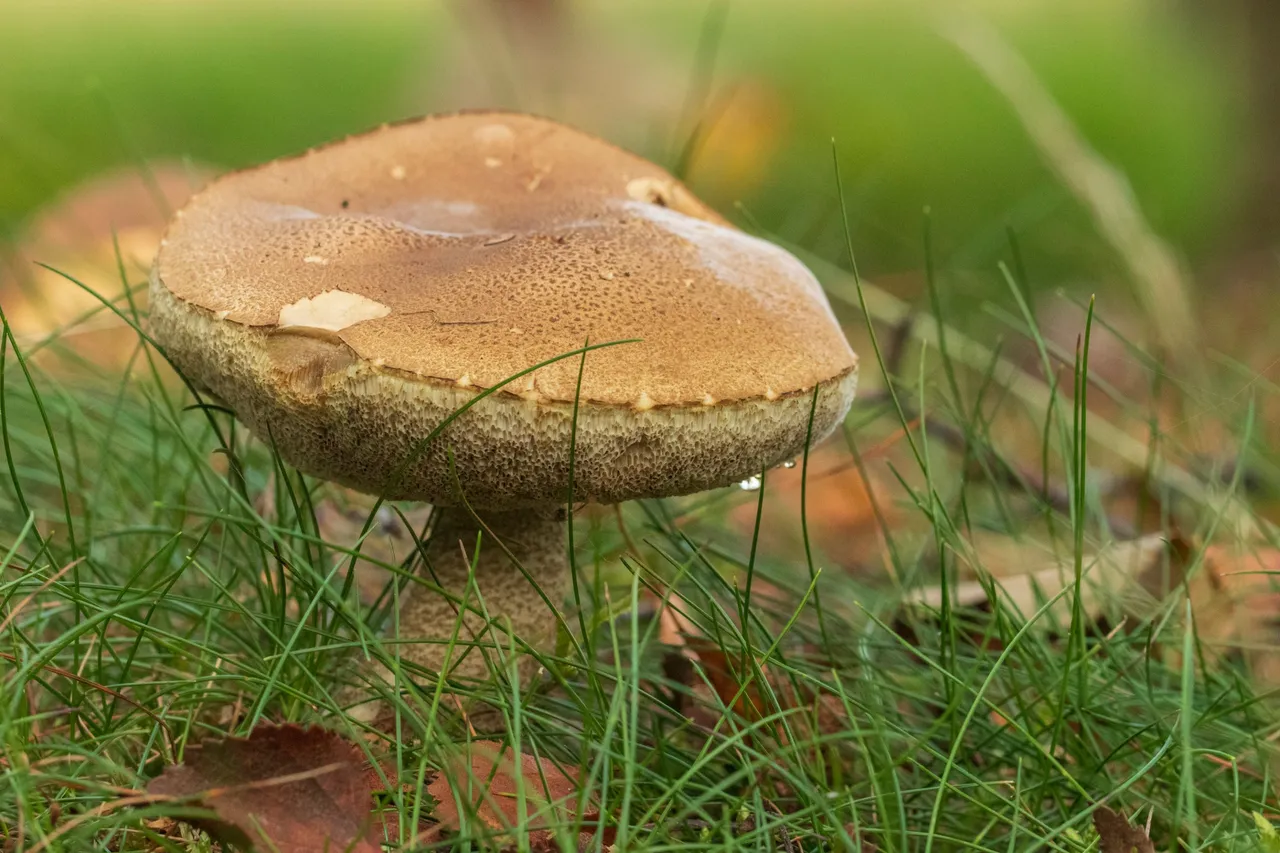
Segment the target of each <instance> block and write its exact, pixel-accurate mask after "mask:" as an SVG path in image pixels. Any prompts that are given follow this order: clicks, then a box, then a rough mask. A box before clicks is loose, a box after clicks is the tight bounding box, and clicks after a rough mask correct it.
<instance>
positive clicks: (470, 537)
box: [399, 506, 570, 679]
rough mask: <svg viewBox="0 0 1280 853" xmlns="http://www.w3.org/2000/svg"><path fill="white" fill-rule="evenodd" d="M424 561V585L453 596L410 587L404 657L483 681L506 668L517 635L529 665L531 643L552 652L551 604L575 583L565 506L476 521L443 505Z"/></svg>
mask: <svg viewBox="0 0 1280 853" xmlns="http://www.w3.org/2000/svg"><path fill="white" fill-rule="evenodd" d="M477 517H478V518H479V519H480V522H477V520H476V519H477ZM495 540H496V541H495ZM477 543H478V544H479V551H478V552H477ZM425 556H426V566H425V568H424V569H423V570H422V574H423V579H424V580H426V581H427V582H428V583H430V584H432V585H433V586H434V587H436V588H438V589H442V590H447V591H448V592H449V593H450V595H449V596H445V595H441V594H440V593H439V592H437V591H436V590H435V589H432V588H430V587H426V586H417V585H415V587H414V588H413V589H412V590H411V591H410V593H409V596H408V600H407V601H405V602H404V603H403V604H402V605H401V609H400V630H399V633H400V638H401V639H402V640H403V641H405V642H403V643H402V644H401V646H400V656H401V659H402V660H403V661H405V662H407V663H411V664H414V665H416V666H419V667H422V668H423V669H425V670H427V671H429V672H432V673H437V672H438V673H441V674H442V675H445V674H447V675H448V676H449V677H455V678H456V677H462V678H476V679H484V678H486V677H488V676H489V675H490V672H491V671H492V672H493V673H494V674H497V672H500V671H502V670H503V668H504V667H505V666H506V661H508V659H509V657H510V654H511V647H512V636H514V637H515V638H516V654H517V655H518V656H520V657H521V658H522V659H523V660H524V661H526V662H527V661H529V660H530V658H528V657H527V656H525V655H523V654H522V652H523V651H524V647H523V644H527V645H528V646H529V647H531V648H533V649H536V650H538V651H551V650H552V649H553V647H554V645H555V640H556V624H557V620H556V614H555V611H554V610H553V609H552V607H548V605H547V602H548V601H550V602H551V605H552V606H553V607H559V606H560V605H561V603H562V602H563V601H564V597H565V595H566V593H567V592H568V587H569V581H570V574H569V572H570V568H569V558H568V553H567V552H566V550H565V520H564V511H563V509H562V508H559V507H554V506H550V507H538V508H535V509H528V510H520V511H514V512H480V513H478V514H477V515H476V516H473V515H472V514H471V513H470V512H468V511H467V510H464V509H457V508H451V507H441V508H438V509H437V510H436V517H435V521H434V523H433V525H432V531H431V537H430V539H429V540H428V542H427V546H426V555H425ZM513 558H514V562H513ZM517 563H518V566H517V565H516V564H517ZM473 564H474V571H473ZM521 569H523V571H521ZM535 585H536V586H535ZM539 590H540V591H541V594H539ZM543 596H545V600H544V598H543ZM485 613H487V614H488V618H487V619H486V618H485V616H484V615H483V614H485ZM459 618H461V620H462V624H461V626H459V625H458V620H459ZM455 628H457V631H456V634H457V639H456V641H455V642H454V643H453V644H452V647H450V644H449V642H448V640H449V638H450V637H451V636H453V635H454V633H455ZM508 628H509V629H510V632H511V633H510V634H508ZM415 640H421V641H422V642H414V641H415ZM499 646H500V647H501V649H500V650H499V649H498V648H497V647H499ZM486 657H487V658H488V660H487V661H486ZM522 669H523V668H522Z"/></svg>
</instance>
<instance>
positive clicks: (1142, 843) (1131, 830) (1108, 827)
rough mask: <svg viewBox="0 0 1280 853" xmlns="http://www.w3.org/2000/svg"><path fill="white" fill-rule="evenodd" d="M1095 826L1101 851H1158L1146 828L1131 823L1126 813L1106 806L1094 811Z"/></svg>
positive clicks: (1109, 852)
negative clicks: (1123, 813)
mask: <svg viewBox="0 0 1280 853" xmlns="http://www.w3.org/2000/svg"><path fill="white" fill-rule="evenodd" d="M1093 828H1094V829H1096V830H1098V851H1099V853H1156V846H1155V845H1154V844H1152V843H1151V836H1149V835H1147V833H1146V830H1143V829H1139V828H1138V827H1136V826H1133V825H1131V824H1130V823H1129V821H1127V820H1125V817H1124V815H1122V814H1120V813H1119V812H1113V811H1112V810H1111V809H1109V808H1107V807H1106V806H1102V807H1099V808H1098V809H1097V810H1096V811H1094V813H1093Z"/></svg>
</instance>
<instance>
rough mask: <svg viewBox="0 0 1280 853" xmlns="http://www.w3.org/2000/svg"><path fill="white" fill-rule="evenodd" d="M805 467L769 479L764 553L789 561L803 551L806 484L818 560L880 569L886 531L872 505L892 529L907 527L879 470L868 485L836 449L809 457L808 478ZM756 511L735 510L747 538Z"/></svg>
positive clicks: (747, 506)
mask: <svg viewBox="0 0 1280 853" xmlns="http://www.w3.org/2000/svg"><path fill="white" fill-rule="evenodd" d="M865 455H870V452H868V454H865ZM800 462H801V460H799V459H797V460H796V463H797V464H796V466H795V467H794V468H790V469H788V468H777V469H774V470H772V471H770V472H769V473H768V475H767V476H766V480H767V482H766V484H765V490H766V494H765V500H764V508H763V513H762V515H761V518H760V543H759V547H760V549H761V553H764V554H776V555H779V556H786V557H788V558H789V557H791V556H792V555H794V554H796V553H798V551H797V549H799V548H802V547H803V541H804V540H803V536H802V530H803V528H802V526H801V523H800V522H801V516H800V504H801V492H802V489H801V485H802V483H803V485H804V489H803V492H804V495H805V500H804V505H805V513H804V517H805V520H806V522H807V529H808V533H809V539H810V543H811V545H812V546H813V547H814V548H815V549H816V551H817V554H818V556H819V558H825V559H827V560H831V561H833V562H835V563H837V564H838V565H840V566H842V567H844V568H846V569H850V570H854V569H860V568H868V567H871V566H876V565H877V564H878V563H880V562H881V559H882V557H883V556H884V555H883V554H882V550H883V543H882V542H881V533H882V531H881V530H880V522H879V520H878V519H877V517H876V514H875V508H876V507H875V506H873V504H872V499H873V498H874V499H875V500H876V502H877V505H878V507H879V509H880V511H881V513H882V514H883V515H884V520H885V523H886V524H887V525H889V526H890V527H891V528H893V529H898V528H899V527H901V526H902V525H904V524H905V523H906V522H907V521H908V518H907V516H905V514H904V513H903V512H902V511H901V510H900V509H899V508H898V505H897V503H896V501H895V494H894V492H893V490H892V489H891V488H890V487H889V484H888V483H885V482H882V481H881V480H880V479H879V477H878V476H877V475H876V473H875V470H874V469H871V470H868V472H867V479H866V480H864V479H863V477H862V474H861V472H859V470H858V468H857V467H856V466H855V465H854V462H853V460H852V458H851V457H850V456H849V453H848V451H847V450H842V449H840V448H838V447H836V446H835V445H833V444H828V445H825V446H823V447H821V448H818V449H815V450H814V451H813V452H812V453H811V454H810V456H809V470H808V473H807V475H806V473H805V471H804V469H803V466H802V465H801V464H800ZM757 509H758V507H757V503H756V501H755V500H744V501H743V502H742V503H741V504H739V505H738V506H736V507H734V509H733V510H732V514H731V519H732V521H733V523H734V525H735V526H736V527H737V528H738V529H739V530H740V531H742V533H743V534H744V535H747V536H750V535H752V533H753V532H754V528H755V524H756V513H757Z"/></svg>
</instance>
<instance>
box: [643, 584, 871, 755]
mask: <svg viewBox="0 0 1280 853" xmlns="http://www.w3.org/2000/svg"><path fill="white" fill-rule="evenodd" d="M753 592H754V590H753ZM769 595H770V597H775V598H776V600H778V601H783V600H785V595H786V594H785V593H784V592H783V591H782V590H780V589H777V588H772V589H771V590H769ZM666 596H667V598H666V600H665V601H664V600H661V599H659V600H657V602H656V606H657V608H658V609H657V616H656V618H657V619H658V641H659V642H660V643H661V644H662V645H663V646H665V647H666V649H667V653H666V656H665V658H664V660H663V671H664V673H665V674H666V676H667V678H668V679H670V680H671V681H673V682H676V683H678V684H681V685H683V686H684V687H685V688H687V693H685V694H683V695H682V696H680V697H679V698H680V700H681V701H679V703H678V705H677V710H679V711H680V712H681V713H683V714H684V715H686V716H688V717H689V719H691V720H692V721H693V722H694V723H696V724H698V725H700V726H702V727H703V728H707V729H710V728H713V727H714V726H715V725H716V724H717V723H718V722H719V721H720V717H721V716H722V715H723V713H724V710H725V709H727V710H729V711H731V712H732V713H733V714H734V715H735V716H736V717H737V718H738V719H739V720H743V721H748V722H756V721H759V720H760V719H762V718H763V717H765V716H767V715H768V714H769V713H770V711H771V709H772V705H771V703H769V702H767V701H766V698H765V697H766V695H767V694H766V692H765V688H766V687H767V688H768V690H769V693H771V694H772V696H773V697H774V698H775V699H777V702H778V704H779V705H780V706H781V707H782V709H784V710H787V711H794V712H795V713H793V714H791V715H790V716H789V717H788V722H789V724H790V725H791V728H792V730H793V731H795V732H797V734H801V735H807V734H809V733H810V731H812V730H814V729H816V730H817V731H818V732H820V733H823V734H830V733H833V732H837V731H842V730H844V729H845V728H846V727H847V717H846V714H845V710H844V706H843V704H842V703H841V702H840V701H839V700H838V699H837V698H836V697H835V696H834V695H833V694H831V693H823V692H819V691H815V690H814V689H812V688H811V687H809V686H806V685H801V686H800V687H799V688H798V689H797V687H796V685H795V684H793V683H792V681H791V680H790V679H788V678H786V677H785V676H784V675H783V674H781V673H779V672H776V671H775V669H774V668H773V667H771V666H769V664H768V663H766V664H764V665H763V666H760V665H759V664H758V662H756V661H754V660H753V661H749V662H748V666H749V667H752V668H754V674H752V672H751V670H750V669H748V670H746V671H743V669H742V666H741V665H742V660H741V659H740V658H737V659H731V658H730V655H729V653H727V652H726V651H725V649H724V648H723V647H722V646H721V645H720V644H719V643H717V642H715V641H714V640H712V639H710V638H708V637H704V636H702V635H701V633H700V632H699V631H698V629H697V626H696V625H695V624H694V623H693V621H692V620H690V619H689V618H688V617H687V616H685V615H684V614H683V612H681V611H684V610H687V609H688V605H687V604H686V603H685V602H684V600H683V599H682V598H681V597H680V596H679V594H677V593H675V592H673V591H670V592H667V593H666ZM695 666H696V667H697V669H699V670H701V673H702V676H703V677H700V676H699V675H698V672H697V671H696V670H695V668H694V667H695ZM704 677H705V680H704ZM717 700H718V701H717ZM770 728H771V729H772V731H773V734H774V736H775V737H777V738H778V739H779V740H780V741H781V742H785V741H786V736H785V728H784V727H782V726H781V725H773V726H770Z"/></svg>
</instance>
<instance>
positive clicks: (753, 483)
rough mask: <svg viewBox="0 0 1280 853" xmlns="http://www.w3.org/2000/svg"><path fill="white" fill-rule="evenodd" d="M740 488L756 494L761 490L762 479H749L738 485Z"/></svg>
mask: <svg viewBox="0 0 1280 853" xmlns="http://www.w3.org/2000/svg"><path fill="white" fill-rule="evenodd" d="M738 488H739V489H742V491H744V492H756V491H759V490H760V478H759V477H748V478H747V479H745V480H743V481H742V482H741V483H739V484H738Z"/></svg>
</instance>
